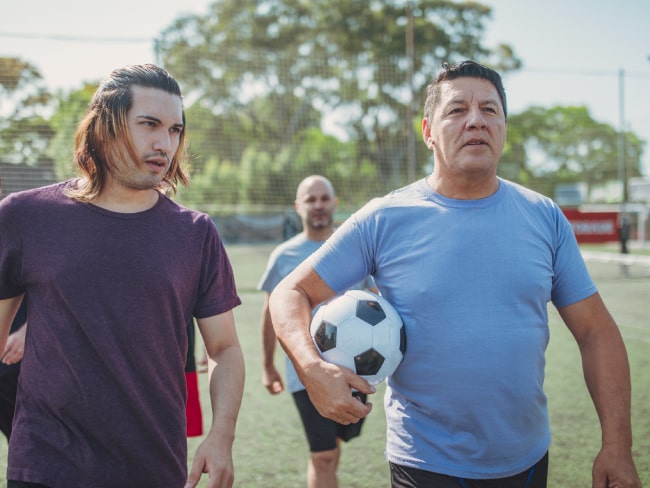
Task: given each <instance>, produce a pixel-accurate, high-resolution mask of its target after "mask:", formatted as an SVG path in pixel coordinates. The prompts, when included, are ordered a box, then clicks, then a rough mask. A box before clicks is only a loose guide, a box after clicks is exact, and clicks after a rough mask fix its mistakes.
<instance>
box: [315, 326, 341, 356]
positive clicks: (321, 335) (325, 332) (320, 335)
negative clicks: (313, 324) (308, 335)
mask: <svg viewBox="0 0 650 488" xmlns="http://www.w3.org/2000/svg"><path fill="white" fill-rule="evenodd" d="M314 341H316V345H317V346H318V349H320V352H325V351H329V350H330V349H334V348H335V347H336V325H334V324H330V323H329V322H326V321H325V320H323V321H322V322H321V323H320V325H319V326H318V329H316V333H315V334H314Z"/></svg>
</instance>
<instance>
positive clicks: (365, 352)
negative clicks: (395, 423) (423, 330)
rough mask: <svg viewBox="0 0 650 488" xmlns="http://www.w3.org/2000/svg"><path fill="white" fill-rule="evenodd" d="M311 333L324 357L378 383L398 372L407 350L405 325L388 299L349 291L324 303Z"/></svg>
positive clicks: (316, 316)
mask: <svg viewBox="0 0 650 488" xmlns="http://www.w3.org/2000/svg"><path fill="white" fill-rule="evenodd" d="M310 332H311V336H312V339H313V340H314V344H315V345H316V348H317V349H318V352H319V353H320V355H321V357H322V358H323V359H324V360H325V361H327V362H330V363H333V364H337V365H339V366H344V367H346V368H349V369H351V370H352V371H354V372H355V373H356V374H358V375H360V376H362V377H363V378H364V379H365V380H366V381H368V383H370V384H371V385H376V384H377V383H380V382H382V381H384V380H385V379H386V377H388V376H390V375H391V374H393V373H394V372H395V370H396V369H397V367H398V366H399V364H400V363H401V362H402V358H403V357H404V352H405V351H406V334H405V332H404V324H403V323H402V319H401V318H400V316H399V314H398V313H397V311H396V310H395V309H394V308H393V306H392V305H391V304H390V303H388V301H387V300H386V299H385V298H383V297H381V296H379V295H376V294H374V293H371V292H369V291H365V290H349V291H347V292H346V293H345V294H343V295H340V296H338V297H336V298H334V299H332V300H330V301H329V302H327V303H325V304H323V305H321V307H320V308H319V309H318V310H317V311H316V313H315V314H314V316H313V318H312V321H311V327H310Z"/></svg>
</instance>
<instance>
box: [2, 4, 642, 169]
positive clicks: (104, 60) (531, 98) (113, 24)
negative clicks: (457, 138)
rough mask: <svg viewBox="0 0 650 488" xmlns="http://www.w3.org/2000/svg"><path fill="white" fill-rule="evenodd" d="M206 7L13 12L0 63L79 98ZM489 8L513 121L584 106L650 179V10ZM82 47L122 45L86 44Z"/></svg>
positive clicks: (17, 8) (67, 7)
mask: <svg viewBox="0 0 650 488" xmlns="http://www.w3.org/2000/svg"><path fill="white" fill-rule="evenodd" d="M209 3H210V0H184V1H182V2H179V1H177V0H174V1H172V0H156V1H155V2H154V1H146V0H140V1H134V0H112V1H111V2H108V3H99V4H98V3H96V2H88V1H86V0H58V1H56V2H53V1H51V0H21V1H18V2H11V3H10V4H8V5H5V6H4V8H3V9H2V15H0V56H15V57H20V58H21V59H23V60H25V61H28V62H30V63H32V64H33V65H35V66H36V67H37V68H38V69H39V70H40V71H41V73H42V74H43V75H44V77H45V81H46V83H47V85H48V86H49V87H50V88H51V89H53V90H56V89H58V88H64V89H70V88H77V87H79V86H81V83H82V82H83V81H96V80H99V79H101V78H103V77H105V76H106V75H107V74H108V73H109V72H110V71H111V70H112V69H113V68H115V67H118V66H123V65H126V64H132V63H143V62H155V61H156V60H155V59H154V54H153V42H152V39H153V38H154V37H155V36H156V35H158V34H159V33H160V32H161V31H162V30H163V29H164V28H166V27H168V26H169V25H170V24H171V22H172V21H173V20H174V19H176V18H177V17H179V16H180V15H181V14H183V13H188V12H190V13H198V14H202V13H205V12H206V11H207V6H208V4H209ZM483 3H486V4H488V5H490V6H492V7H493V18H492V20H491V21H489V22H488V23H487V39H486V41H487V45H489V46H494V45H496V44H497V43H507V44H510V45H511V46H513V47H514V49H515V52H516V53H517V55H518V56H519V57H520V58H521V59H522V60H523V62H524V69H523V70H521V71H520V72H518V73H516V74H511V75H507V76H506V77H505V78H504V83H505V87H506V93H507V95H508V104H509V111H510V112H511V113H516V112H520V111H522V110H524V109H525V108H527V107H529V106H531V105H541V106H544V107H551V106H554V105H574V106H575V105H586V106H587V107H589V110H590V112H591V116H592V117H593V118H594V119H596V120H597V121H600V122H605V123H608V124H610V125H612V126H613V127H615V128H619V127H620V126H621V121H623V123H624V125H625V128H626V129H629V130H632V131H633V132H635V133H636V134H637V135H638V136H639V137H640V138H641V139H644V140H646V141H649V144H648V145H647V147H646V150H645V154H644V158H643V159H644V165H645V169H644V172H645V174H646V175H650V29H649V28H648V19H650V1H648V0H618V1H616V2H614V1H607V2H604V1H603V2H600V1H594V0H545V1H543V2H540V1H538V0H483ZM70 38H74V40H75V42H73V41H72V40H70ZM83 38H92V39H124V40H125V42H122V43H116V42H88V41H86V42H79V39H83ZM620 70H623V73H624V76H623V77H622V78H621V77H620V76H619V71H620ZM621 79H622V80H623V83H621ZM181 82H182V80H181ZM621 92H622V93H623V96H622V97H621ZM621 101H623V103H621Z"/></svg>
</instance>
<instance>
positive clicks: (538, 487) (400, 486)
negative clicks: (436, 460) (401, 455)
mask: <svg viewBox="0 0 650 488" xmlns="http://www.w3.org/2000/svg"><path fill="white" fill-rule="evenodd" d="M389 464H390V480H391V488H425V487H426V488H546V480H547V477H548V453H546V454H545V455H544V457H543V458H542V459H540V460H539V461H538V462H537V463H536V464H535V465H534V466H531V467H530V468H528V469H526V470H525V471H522V472H521V473H519V474H516V475H514V476H509V477H507V478H499V479H492V480H476V479H468V478H458V477H456V476H447V475H444V474H438V473H432V472H429V471H424V470H422V469H415V468H409V467H406V466H400V465H398V464H393V463H389Z"/></svg>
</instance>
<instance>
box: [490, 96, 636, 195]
mask: <svg viewBox="0 0 650 488" xmlns="http://www.w3.org/2000/svg"><path fill="white" fill-rule="evenodd" d="M618 136H619V134H618V132H617V131H616V129H614V128H612V127H611V126H610V125H608V124H605V123H602V122H597V121H595V120H594V119H593V118H592V117H591V115H590V113H589V110H588V109H587V108H586V107H584V106H580V107H562V106H556V107H552V108H543V107H530V108H528V109H526V110H525V111H524V112H521V113H519V114H515V115H512V116H510V117H509V119H508V142H507V145H506V148H505V150H504V154H503V156H502V158H501V162H500V163H499V165H500V169H499V171H500V174H501V175H502V176H504V177H506V178H510V179H515V180H517V181H521V182H522V183H525V184H526V185H530V186H531V187H533V188H534V189H537V190H538V191H540V192H542V193H545V194H547V195H552V192H553V189H554V187H555V185H557V184H558V183H575V182H585V183H587V186H588V188H589V189H591V188H593V187H594V185H596V184H603V183H605V182H607V181H613V180H618V179H619V178H620V175H619V165H618V161H619V157H618V156H619V154H618V151H619V139H618ZM624 136H625V149H626V152H625V159H626V161H627V166H628V168H630V169H631V173H630V174H629V175H628V176H638V175H640V174H641V155H642V151H643V142H642V141H640V140H639V138H638V137H637V136H636V135H634V134H632V133H629V132H628V133H626V134H625V135H624Z"/></svg>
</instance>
